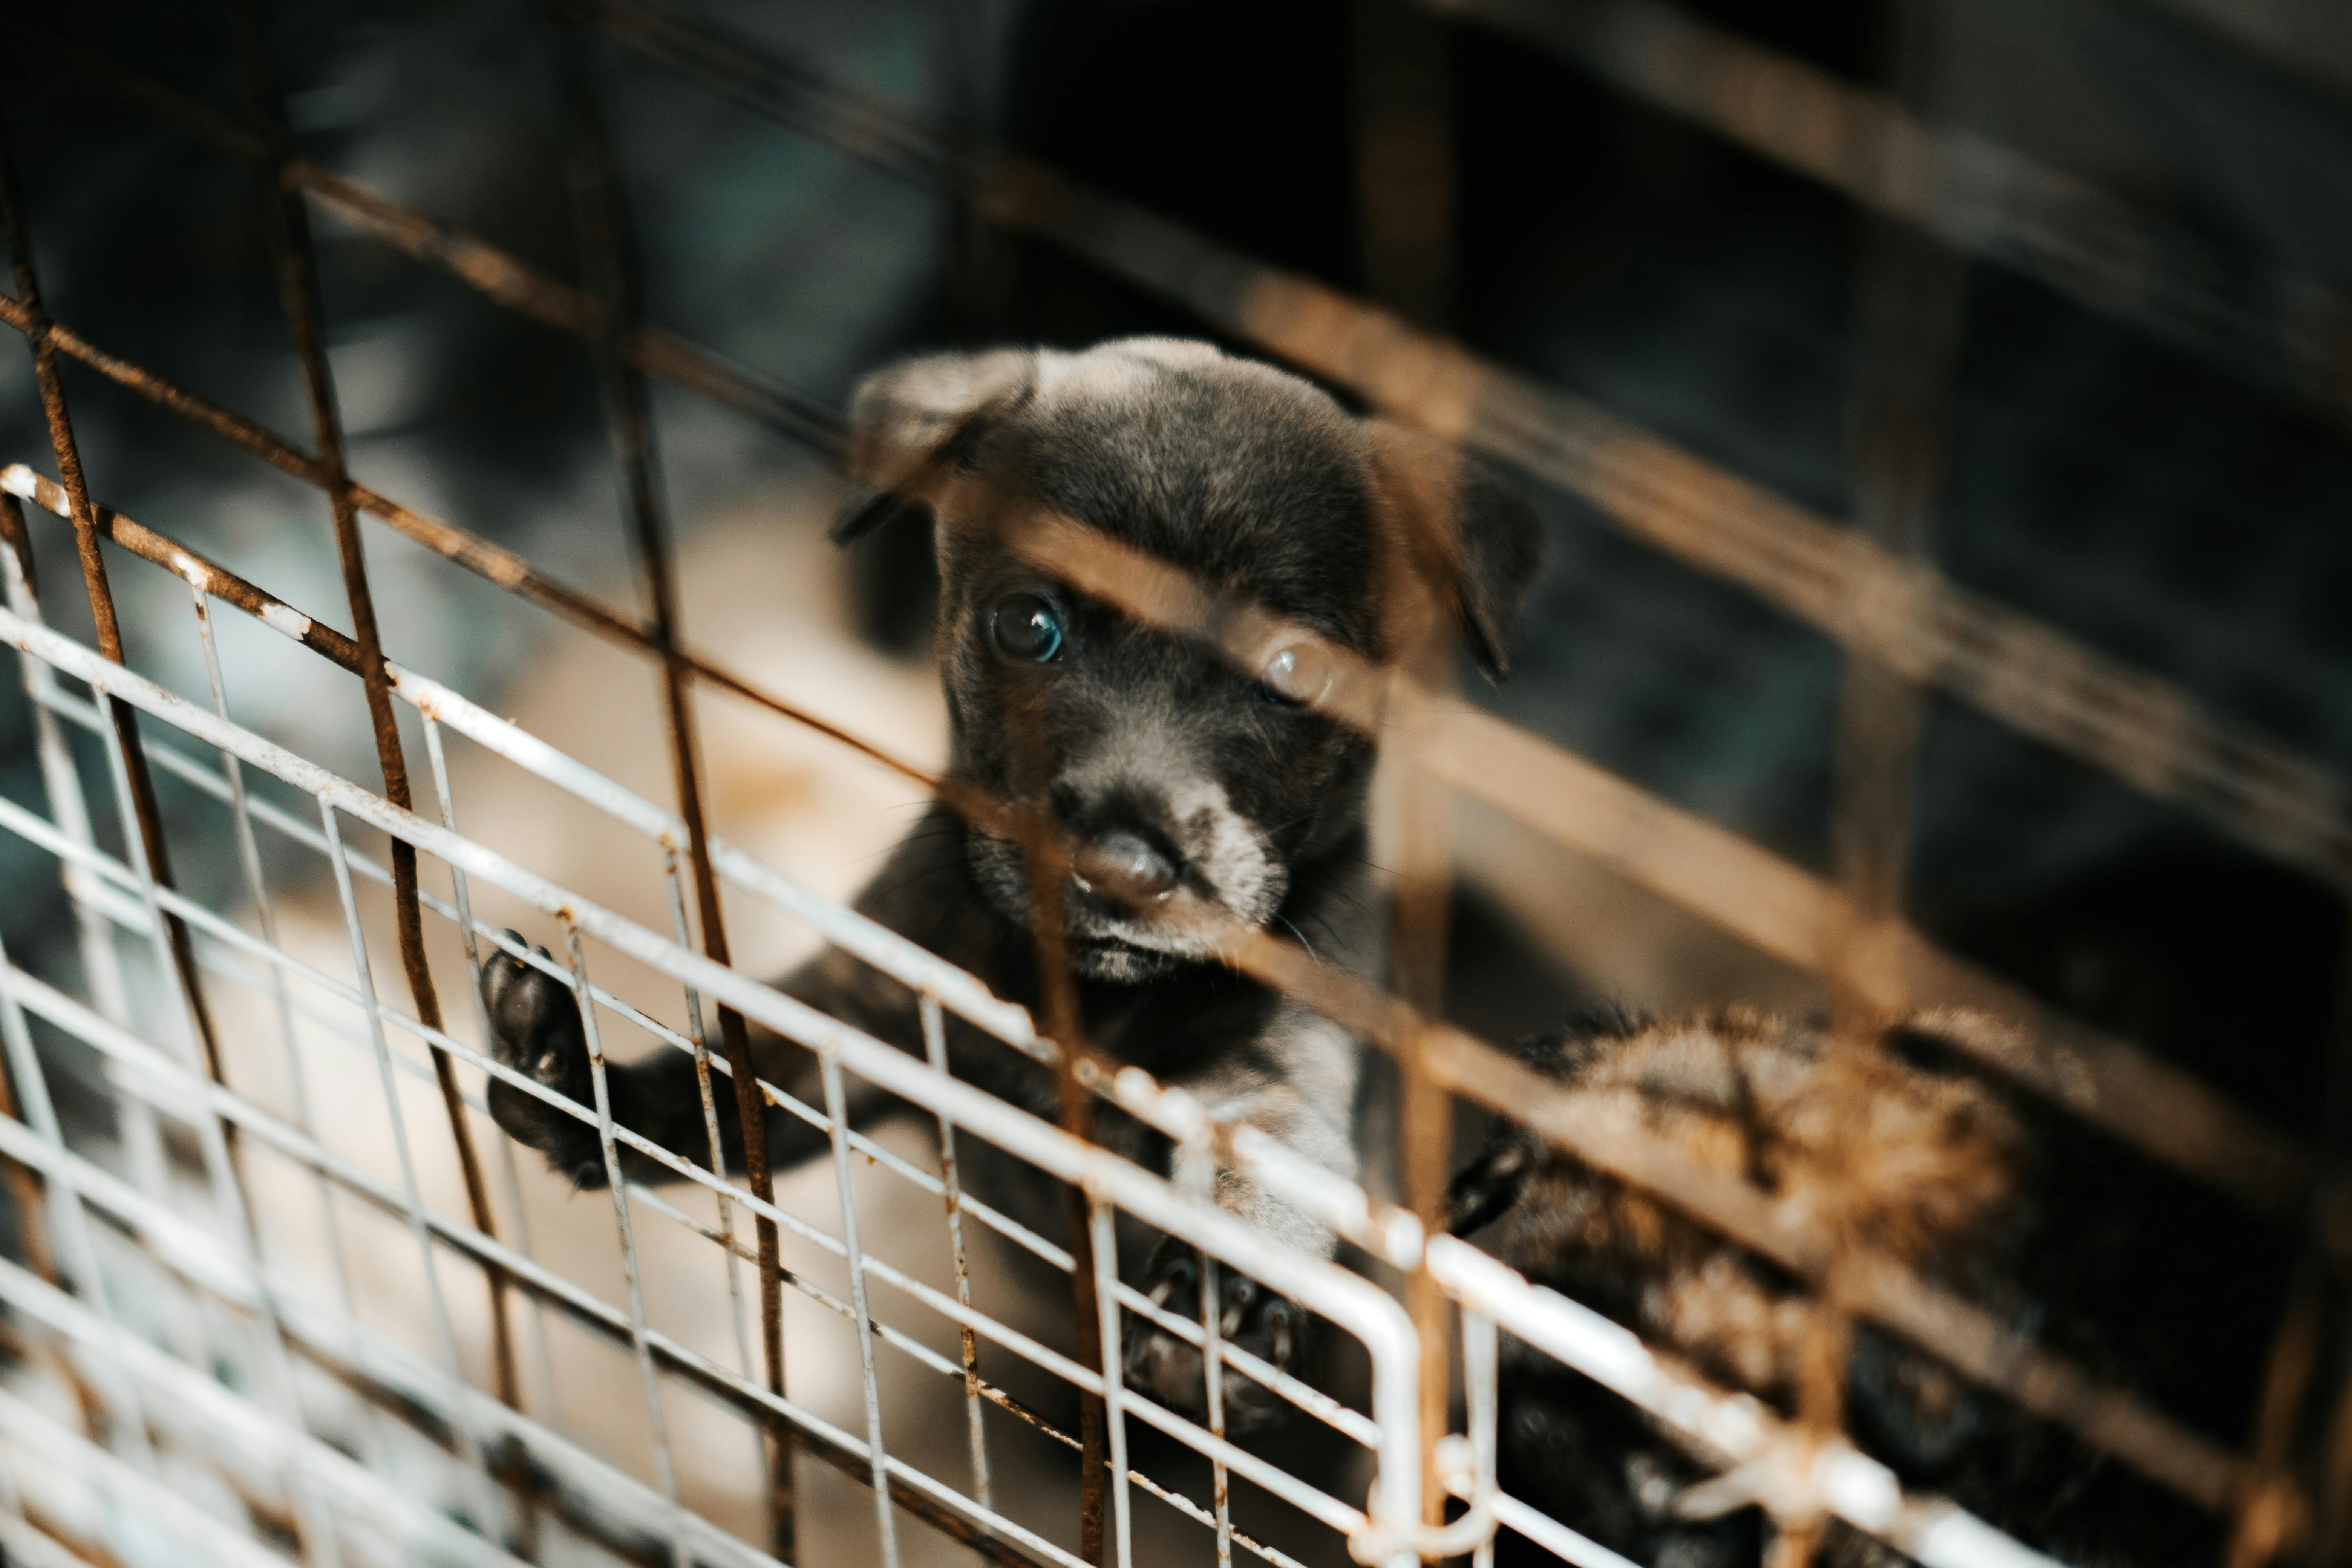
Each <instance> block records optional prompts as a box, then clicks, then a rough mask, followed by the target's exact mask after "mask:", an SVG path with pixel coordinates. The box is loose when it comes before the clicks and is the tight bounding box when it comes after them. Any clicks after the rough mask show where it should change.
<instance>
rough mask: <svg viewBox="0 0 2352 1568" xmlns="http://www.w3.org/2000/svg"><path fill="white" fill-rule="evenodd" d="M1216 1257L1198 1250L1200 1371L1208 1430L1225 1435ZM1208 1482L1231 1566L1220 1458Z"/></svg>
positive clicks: (1228, 1491)
mask: <svg viewBox="0 0 2352 1568" xmlns="http://www.w3.org/2000/svg"><path fill="white" fill-rule="evenodd" d="M1218 1268H1219V1265H1218V1263H1217V1260H1216V1258H1213V1256H1211V1255H1210V1254H1208V1253H1206V1252H1203V1253H1202V1254H1201V1374H1202V1378H1203V1379H1204V1380H1205V1381H1206V1383H1207V1386H1208V1397H1209V1431H1210V1434H1211V1435H1212V1436H1216V1437H1223V1436H1224V1435H1225V1365H1224V1361H1225V1354H1224V1352H1225V1346H1224V1324H1223V1322H1222V1321H1220V1320H1221V1319H1222V1318H1223V1315H1224V1314H1223V1311H1222V1310H1221V1309H1222V1308H1223V1305H1224V1289H1223V1280H1222V1279H1219V1278H1218V1272H1217V1271H1218ZM1209 1485H1210V1488H1211V1490H1212V1493H1213V1500H1214V1502H1215V1506H1216V1515H1217V1568H1233V1563H1234V1513H1233V1478H1232V1476H1231V1475H1230V1474H1229V1473H1228V1472H1227V1471H1226V1469H1225V1462H1224V1460H1223V1459H1215V1458H1213V1459H1211V1460H1210V1461H1209Z"/></svg>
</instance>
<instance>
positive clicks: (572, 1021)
mask: <svg viewBox="0 0 2352 1568" xmlns="http://www.w3.org/2000/svg"><path fill="white" fill-rule="evenodd" d="M506 934H507V936H508V937H509V939H510V940H512V941H513V942H515V943H516V944H517V945H518V946H520V945H521V943H522V938H521V937H520V935H518V934H517V933H516V932H514V931H508V932H507V933H506ZM532 951H533V952H537V953H539V955H540V956H541V957H542V958H544V957H546V956H547V949H545V948H543V947H541V948H534V949H533V950H532ZM482 1006H483V1009H484V1010H485V1011H486V1012H488V1015H489V1018H490V1042H491V1043H490V1049H491V1052H492V1054H493V1055H494V1056H496V1057H497V1058H498V1059H499V1062H501V1063H503V1064H504V1065H505V1066H507V1067H510V1068H514V1069H515V1071H517V1072H519V1073H521V1074H522V1075H523V1076H524V1077H526V1078H529V1079H532V1080H534V1081H535V1082H538V1083H541V1084H544V1085H546V1086H547V1087H548V1088H549V1089H553V1090H555V1091H556V1092H557V1093H558V1094H562V1095H568V1096H570V1097H571V1098H572V1099H573V1100H578V1101H579V1102H580V1103H581V1104H583V1105H589V1104H593V1103H594V1100H595V1095H596V1089H595V1084H594V1081H593V1079H592V1077H591V1075H590V1072H589V1067H588V1044H587V1040H586V1038H585V1037H583V1035H582V1033H581V1029H580V1006H579V1004H578V1002H577V1001H576V1000H574V998H573V996H572V988H571V987H570V986H568V985H566V984H564V983H563V982H562V981H560V980H558V979H556V978H555V977H554V976H553V975H551V974H549V973H546V972H545V971H544V970H540V969H534V968H532V967H531V966H530V964H527V963H523V962H521V961H520V959H517V958H515V957H513V956H512V955H510V954H509V953H507V952H503V951H494V952H490V953H489V954H488V956H487V957H485V958H484V960H483V962H482ZM489 1103H490V1115H491V1117H492V1118H493V1119H494V1120H496V1121H497V1122H498V1124H499V1126H500V1127H502V1128H504V1129H506V1132H507V1136H508V1137H509V1138H512V1139H513V1140H514V1141H515V1142H518V1143H526V1144H529V1145H530V1147H531V1148H533V1149H537V1150H539V1151H540V1152H541V1153H543V1154H545V1155H546V1156H547V1163H548V1164H549V1166H550V1167H551V1168H552V1169H554V1170H557V1171H560V1172H562V1173H564V1174H565V1175H567V1176H570V1177H571V1178H572V1181H573V1182H574V1183H576V1184H579V1185H581V1186H583V1187H584V1186H600V1185H602V1184H604V1146H603V1145H602V1144H601V1143H600V1142H598V1141H597V1138H596V1130H595V1129H594V1128H593V1127H592V1126H590V1125H589V1124H588V1123H586V1122H584V1121H581V1120H580V1119H579V1118H578V1117H576V1116H573V1115H572V1114H571V1113H570V1112H568V1111H564V1110H558V1109H557V1108H556V1107H554V1106H552V1105H550V1104H548V1103H547V1102H546V1101H545V1100H541V1099H539V1098H538V1097H537V1096H535V1095H531V1094H527V1093H525V1092H524V1091H523V1090H521V1089H517V1088H516V1087H515V1086H514V1085H512V1084H510V1083H507V1082H504V1081H502V1080H501V1079H491V1080H490V1092H489Z"/></svg>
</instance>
